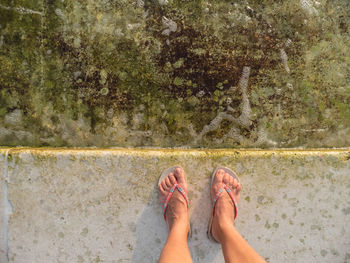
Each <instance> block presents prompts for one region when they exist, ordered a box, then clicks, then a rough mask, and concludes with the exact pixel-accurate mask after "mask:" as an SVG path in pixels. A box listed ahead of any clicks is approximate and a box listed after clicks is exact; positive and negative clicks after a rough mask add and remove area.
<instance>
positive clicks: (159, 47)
mask: <svg viewBox="0 0 350 263" xmlns="http://www.w3.org/2000/svg"><path fill="white" fill-rule="evenodd" d="M349 14H350V5H349V2H348V1H347V0H334V1H326V0H319V1H315V0H289V1H278V2H276V1H272V0H264V1H255V0H249V1H223V0H219V1H204V0H196V1H179V0H167V1H163V0H159V1H157V0H153V1H151V0H132V1H131V0H117V1H116V0H98V1H96V0H84V1H80V0H77V1H76V0H74V1H73V0H65V1H60V0H52V1H47V0H41V1H34V0H22V1H7V0H0V145H11V146H12V145H30V146H164V147H167V146H193V147H197V146H200V147H344V146H349V145H350V107H349V102H350V97H349V96H350V95H349V94H350V86H349V83H350V81H349V79H350V56H349V54H350V47H349V45H348V43H349V40H350V36H349V27H350V17H349V16H350V15H349Z"/></svg>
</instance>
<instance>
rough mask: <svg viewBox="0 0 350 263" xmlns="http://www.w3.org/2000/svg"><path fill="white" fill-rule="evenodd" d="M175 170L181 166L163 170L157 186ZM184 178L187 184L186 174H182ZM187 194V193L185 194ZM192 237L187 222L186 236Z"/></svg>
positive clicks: (189, 225)
mask: <svg viewBox="0 0 350 263" xmlns="http://www.w3.org/2000/svg"><path fill="white" fill-rule="evenodd" d="M176 168H181V169H182V167H181V166H179V165H175V166H172V167H170V168H167V169H165V170H164V171H163V172H162V173H161V175H160V176H159V180H158V185H160V183H161V182H162V181H163V180H164V179H165V178H166V177H167V176H168V175H169V174H170V173H174V172H175V169H176ZM184 176H185V181H186V182H187V176H186V173H184ZM186 194H187V193H186ZM191 235H192V232H191V224H190V221H189V222H188V236H189V237H191Z"/></svg>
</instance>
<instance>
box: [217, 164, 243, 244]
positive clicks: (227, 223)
mask: <svg viewBox="0 0 350 263" xmlns="http://www.w3.org/2000/svg"><path fill="white" fill-rule="evenodd" d="M223 183H224V184H226V185H227V186H228V187H229V188H230V189H231V190H232V195H233V198H234V200H235V202H236V204H237V203H238V200H239V196H240V192H241V190H242V186H241V184H240V183H239V182H238V181H237V180H236V179H234V178H233V177H232V176H230V175H229V174H228V173H226V172H225V171H224V170H223V169H219V170H218V171H217V172H216V174H215V177H214V180H213V183H212V189H211V196H212V197H213V196H215V195H216V193H217V192H218V191H219V189H220V188H221V187H222V184H223ZM234 216H235V215H234V205H233V202H232V200H231V198H230V196H229V195H228V193H227V192H226V191H225V190H224V191H223V192H222V193H221V195H220V197H219V198H218V199H217V201H216V204H215V211H214V216H213V223H212V227H211V233H212V236H213V237H214V238H215V240H216V241H218V242H219V243H221V240H222V238H223V236H224V234H225V231H229V229H230V228H232V227H233V223H234Z"/></svg>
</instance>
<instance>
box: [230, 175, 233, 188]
mask: <svg viewBox="0 0 350 263" xmlns="http://www.w3.org/2000/svg"><path fill="white" fill-rule="evenodd" d="M233 184H234V178H233V177H232V176H230V180H229V187H233Z"/></svg>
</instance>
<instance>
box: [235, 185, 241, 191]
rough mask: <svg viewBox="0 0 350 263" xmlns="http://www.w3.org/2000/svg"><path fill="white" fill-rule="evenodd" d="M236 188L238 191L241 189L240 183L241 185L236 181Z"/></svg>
mask: <svg viewBox="0 0 350 263" xmlns="http://www.w3.org/2000/svg"><path fill="white" fill-rule="evenodd" d="M236 189H237V191H238V192H240V191H241V190H242V185H241V184H240V183H238V185H237V188H236Z"/></svg>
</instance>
